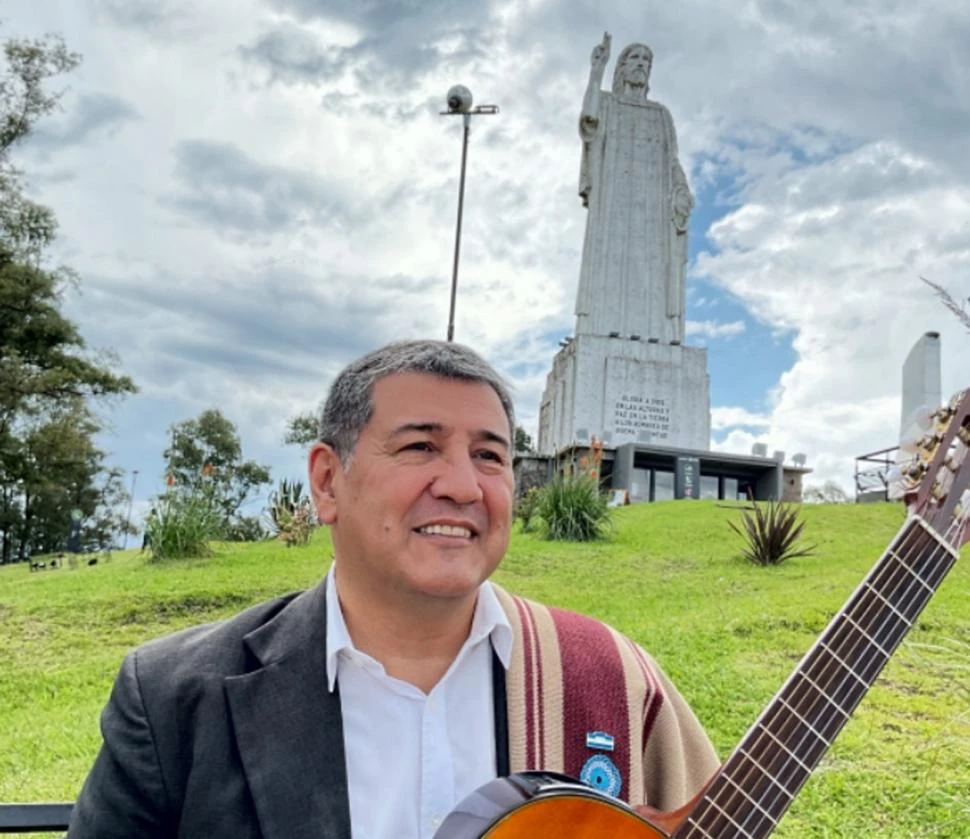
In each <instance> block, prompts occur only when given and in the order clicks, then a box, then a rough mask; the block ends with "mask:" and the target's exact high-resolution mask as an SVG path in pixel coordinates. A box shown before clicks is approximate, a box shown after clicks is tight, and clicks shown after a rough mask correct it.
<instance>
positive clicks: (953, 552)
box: [916, 516, 960, 559]
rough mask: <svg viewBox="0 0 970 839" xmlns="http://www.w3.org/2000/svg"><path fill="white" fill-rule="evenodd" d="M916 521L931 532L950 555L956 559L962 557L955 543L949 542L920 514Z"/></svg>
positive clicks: (932, 536)
mask: <svg viewBox="0 0 970 839" xmlns="http://www.w3.org/2000/svg"><path fill="white" fill-rule="evenodd" d="M916 523H917V524H918V525H919V526H920V527H922V528H923V530H925V531H926V532H927V533H929V534H930V537H931V538H932V539H933V540H934V541H936V542H937V543H939V545H940V547H942V548H943V549H944V550H945V551H946V552H947V553H948V554H950V556H952V557H953V558H954V559H959V558H960V552H959V551H958V550H957V549H956V548H954V547H953V545H951V544H950V543H949V542H947V541H946V539H944V538H943V537H942V536H940V534H939V533H937V532H936V530H935V529H934V528H932V527H930V526H929V524H928V523H927V522H925V521H924V520H923V519H922V518H920V517H919V516H916Z"/></svg>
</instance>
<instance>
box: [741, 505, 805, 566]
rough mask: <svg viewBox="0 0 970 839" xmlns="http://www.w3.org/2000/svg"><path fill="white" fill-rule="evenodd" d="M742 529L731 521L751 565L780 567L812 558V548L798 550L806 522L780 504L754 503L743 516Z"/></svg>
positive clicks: (792, 509) (787, 507)
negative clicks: (797, 560)
mask: <svg viewBox="0 0 970 839" xmlns="http://www.w3.org/2000/svg"><path fill="white" fill-rule="evenodd" d="M742 523H743V525H744V530H742V529H741V528H740V527H738V526H737V525H736V524H735V523H734V522H733V521H729V522H728V524H729V525H730V526H731V529H732V530H733V531H734V532H735V533H737V534H738V535H739V536H741V537H742V538H743V539H745V541H746V544H745V547H744V550H742V552H741V554H742V556H743V557H744V558H745V559H747V560H748V561H749V562H751V563H753V564H754V565H761V566H765V565H781V563H783V562H784V561H785V560H788V559H794V558H795V557H799V556H811V555H812V551H813V549H814V547H815V546H814V545H812V546H811V547H808V548H799V547H798V546H797V545H796V542H798V539H799V537H800V536H801V535H802V528H804V527H805V522H803V521H799V520H798V509H797V508H796V507H793V506H791V505H788V504H785V503H783V502H780V501H769V502H767V503H766V504H760V505H759V504H757V503H755V504H754V508H753V510H752V511H747V510H746V511H744V513H743V514H742Z"/></svg>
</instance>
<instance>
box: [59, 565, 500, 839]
mask: <svg viewBox="0 0 970 839" xmlns="http://www.w3.org/2000/svg"><path fill="white" fill-rule="evenodd" d="M325 592H326V587H325V582H324V583H321V584H320V585H318V586H316V587H315V588H313V589H311V590H310V591H306V592H303V593H302V594H297V595H289V596H287V597H281V598H278V599H276V600H272V601H269V602H267V603H262V604H260V605H258V606H254V607H252V608H250V609H247V610H246V611H244V612H242V613H240V614H239V615H237V616H235V617H234V618H231V619H230V620H228V621H225V622H223V623H216V624H208V625H206V626H199V627H194V628H192V629H188V630H185V631H183V632H179V633H177V634H175V635H171V636H168V637H166V638H161V639H159V640H156V641H150V642H149V643H147V644H145V645H144V646H142V647H139V648H138V649H137V650H135V651H134V652H132V653H130V654H129V655H128V656H127V657H126V658H125V661H124V663H123V664H122V666H121V672H120V674H119V675H118V679H117V681H116V682H115V685H114V688H113V689H112V692H111V698H110V700H109V701H108V704H107V706H106V707H105V709H104V712H103V713H102V715H101V731H102V735H103V737H104V744H103V745H102V747H101V751H100V752H99V754H98V757H97V760H96V761H95V763H94V766H93V768H92V769H91V773H90V774H89V775H88V778H87V780H86V781H85V782H84V787H83V789H82V790H81V794H80V796H79V798H78V800H77V803H76V805H75V807H74V811H73V813H72V815H71V826H70V829H69V830H68V839H135V837H138V838H139V839H250V838H251V839H350V805H349V803H348V798H347V772H346V763H345V760H344V741H343V724H342V718H341V713H340V696H339V691H336V690H335V691H334V692H333V693H330V692H328V690H327V666H326V661H327V650H326V636H327V632H326V626H327V620H326V594H325ZM492 693H493V700H494V705H495V740H496V760H497V766H496V770H497V772H498V774H499V775H506V774H508V771H509V768H508V762H509V750H508V718H507V712H506V694H505V671H504V669H503V667H502V666H501V663H499V662H498V660H497V659H496V657H495V656H494V654H493V657H492ZM389 780H390V779H389ZM375 806H380V802H379V801H377V802H375Z"/></svg>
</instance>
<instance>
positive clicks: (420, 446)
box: [401, 440, 431, 452]
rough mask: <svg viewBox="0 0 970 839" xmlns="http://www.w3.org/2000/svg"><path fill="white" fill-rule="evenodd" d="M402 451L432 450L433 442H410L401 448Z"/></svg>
mask: <svg viewBox="0 0 970 839" xmlns="http://www.w3.org/2000/svg"><path fill="white" fill-rule="evenodd" d="M401 451H402V452H430V451H431V443H429V442H428V441H427V440H419V441H415V442H414V443H408V444H407V445H406V446H404V447H403V448H402V449H401Z"/></svg>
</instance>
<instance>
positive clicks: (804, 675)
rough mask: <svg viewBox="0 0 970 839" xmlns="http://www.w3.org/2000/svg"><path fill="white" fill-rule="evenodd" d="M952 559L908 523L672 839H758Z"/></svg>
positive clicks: (933, 537)
mask: <svg viewBox="0 0 970 839" xmlns="http://www.w3.org/2000/svg"><path fill="white" fill-rule="evenodd" d="M956 559H957V552H956V551H955V550H954V549H953V548H952V547H951V546H950V545H949V544H948V543H947V542H946V541H945V540H943V539H942V538H941V537H940V536H939V535H938V534H937V533H936V532H935V531H934V530H932V528H930V527H929V526H928V525H926V524H925V523H924V522H923V520H922V519H920V518H918V517H913V518H910V519H909V520H908V521H907V522H906V523H905V524H904V525H903V527H902V528H901V530H900V532H899V533H898V534H897V536H896V538H895V539H894V540H893V542H892V544H891V545H890V546H889V548H888V549H887V550H886V552H885V553H884V554H883V556H882V558H881V559H880V560H879V562H878V563H877V564H876V566H875V567H874V568H873V570H872V571H871V572H870V573H869V575H868V576H867V577H866V579H865V580H863V582H862V584H861V585H860V586H859V588H858V589H856V591H855V593H854V594H853V595H852V596H851V597H850V598H849V601H848V602H847V603H846V605H845V606H844V607H843V608H842V610H841V611H840V612H839V613H838V614H837V615H836V616H835V617H834V618H833V620H832V621H831V623H830V624H829V625H828V627H827V629H826V630H825V632H824V633H823V634H822V636H821V637H820V638H819V639H818V641H816V643H815V645H814V646H813V647H812V649H811V650H809V652H808V653H807V654H806V656H805V657H804V658H803V659H802V661H801V662H800V663H799V665H798V667H797V668H796V669H795V671H794V673H792V675H791V676H790V677H789V678H788V680H787V681H786V682H785V684H784V685H783V686H782V688H781V690H780V691H779V692H778V694H777V695H776V696H775V698H774V699H773V700H772V702H771V703H770V704H769V706H768V708H767V709H766V710H765V711H764V713H763V714H762V715H761V716H760V717H759V718H758V720H757V722H756V723H755V724H754V725H753V726H752V727H751V729H750V730H749V731H748V733H747V735H746V736H745V738H744V740H743V741H742V742H741V745H740V746H738V748H737V749H736V750H735V751H734V752H733V753H732V754H731V756H730V757H729V758H728V759H727V761H726V762H725V764H724V766H723V767H722V768H721V770H720V772H718V774H717V775H716V776H715V778H714V780H713V781H712V783H711V785H710V786H709V787H708V789H707V791H706V793H705V794H704V796H703V797H702V798H701V800H700V801H699V802H698V804H697V805H696V806H695V807H694V808H693V810H692V811H691V813H690V815H689V816H688V817H687V819H686V821H685V822H684V824H683V825H681V827H680V828H679V829H678V830H677V831H676V833H675V834H674V837H675V839H726V837H731V839H763V837H766V836H768V835H769V834H770V833H771V832H772V831H773V830H774V828H775V826H776V825H777V824H778V821H779V820H780V819H781V816H782V814H783V813H784V812H785V810H786V809H787V808H788V805H789V804H790V803H791V801H792V799H793V798H794V797H795V795H796V793H797V792H798V790H799V789H800V788H801V786H802V784H804V783H805V781H806V780H808V777H809V775H810V774H811V773H812V771H813V770H814V768H815V766H816V765H817V764H818V762H819V761H820V760H821V759H822V756H823V755H824V754H825V752H826V751H827V750H828V747H829V746H830V745H831V744H832V741H833V740H834V739H835V737H836V735H837V734H838V733H839V731H841V729H842V727H843V726H844V725H845V723H846V722H847V721H848V719H849V716H850V715H851V714H852V712H853V711H854V710H855V707H856V706H857V705H858V704H859V702H860V700H861V699H862V697H863V696H864V695H865V693H866V691H868V690H869V688H870V687H871V685H872V683H873V682H874V681H875V680H876V677H877V676H878V675H879V673H880V672H881V671H882V669H883V667H884V666H885V664H886V662H887V661H888V660H889V657H890V656H891V655H892V654H893V652H894V651H895V649H896V648H897V647H898V646H899V643H900V642H901V641H902V640H903V637H904V636H905V635H906V633H907V632H908V631H909V630H910V629H911V628H912V626H913V624H914V623H915V622H916V619H917V618H918V616H919V614H920V612H921V611H922V610H923V607H924V606H925V605H926V604H927V602H928V601H929V599H930V597H932V595H933V594H934V592H935V591H936V589H937V588H938V587H939V585H940V583H942V582H943V579H944V577H945V576H946V574H947V572H948V571H949V570H950V568H951V567H952V566H953V564H954V562H955V561H956Z"/></svg>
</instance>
